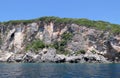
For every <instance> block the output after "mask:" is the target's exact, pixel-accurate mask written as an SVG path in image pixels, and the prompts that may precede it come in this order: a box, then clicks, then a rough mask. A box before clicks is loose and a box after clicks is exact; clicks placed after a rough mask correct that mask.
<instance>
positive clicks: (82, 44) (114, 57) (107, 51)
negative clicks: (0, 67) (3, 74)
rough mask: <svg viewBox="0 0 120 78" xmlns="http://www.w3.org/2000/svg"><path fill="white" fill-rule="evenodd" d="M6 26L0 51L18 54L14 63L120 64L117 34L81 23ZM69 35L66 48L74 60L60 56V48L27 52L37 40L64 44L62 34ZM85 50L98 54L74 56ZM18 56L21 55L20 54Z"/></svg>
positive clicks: (48, 43)
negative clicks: (115, 62) (110, 62)
mask: <svg viewBox="0 0 120 78" xmlns="http://www.w3.org/2000/svg"><path fill="white" fill-rule="evenodd" d="M6 27H7V28H5V29H4V32H1V38H2V40H3V41H2V44H1V48H0V49H1V50H3V51H8V52H13V53H15V55H12V57H11V58H12V59H13V61H22V62H34V61H38V62H61V61H62V62H63V61H68V62H72V61H75V60H76V62H86V60H89V62H92V61H99V62H100V61H101V62H104V61H106V59H107V60H110V61H118V62H119V61H120V35H119V34H117V35H113V34H110V33H109V32H107V31H100V30H97V29H94V28H88V27H85V26H79V25H77V24H68V25H56V24H55V23H53V22H50V23H47V24H46V23H45V24H43V23H40V22H33V23H29V24H25V25H24V24H18V25H14V26H12V25H8V26H6ZM65 32H67V33H71V34H73V36H72V38H71V39H70V40H69V41H68V42H67V43H66V44H65V45H64V49H65V50H68V51H70V53H71V56H70V57H66V56H65V55H62V54H61V55H59V54H56V50H57V49H53V48H46V50H45V49H42V51H41V52H39V54H35V53H34V52H31V53H29V52H28V54H26V53H25V52H26V51H25V47H26V45H27V44H29V43H31V42H32V41H33V40H36V39H40V40H42V41H43V42H44V43H45V44H46V45H50V44H53V43H54V42H56V41H58V42H59V41H64V40H63V39H62V35H63V34H64V33H65ZM62 46H63V45H62ZM54 48H55V47H54ZM81 50H84V51H85V52H86V53H93V52H95V54H94V53H93V54H88V55H87V54H83V55H82V54H79V55H80V56H73V55H74V54H76V53H77V52H78V51H81ZM8 52H7V53H8ZM7 53H6V55H5V56H6V58H4V59H5V60H4V61H6V60H7V59H8V58H7V55H9V54H7ZM17 53H18V55H16V54H17ZM20 53H21V54H20ZM72 53H73V55H72ZM10 56H11V55H10ZM2 58H3V56H1V60H3V59H2ZM101 59H102V60H101ZM106 62H107V61H106Z"/></svg>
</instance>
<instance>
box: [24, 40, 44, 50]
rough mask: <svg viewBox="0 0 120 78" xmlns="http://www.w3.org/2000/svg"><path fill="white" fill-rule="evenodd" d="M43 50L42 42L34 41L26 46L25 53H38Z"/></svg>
mask: <svg viewBox="0 0 120 78" xmlns="http://www.w3.org/2000/svg"><path fill="white" fill-rule="evenodd" d="M43 48H45V44H44V42H43V41H41V40H35V41H33V42H31V43H30V44H28V45H27V46H26V51H27V50H33V51H38V50H39V49H43Z"/></svg>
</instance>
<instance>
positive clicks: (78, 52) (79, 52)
mask: <svg viewBox="0 0 120 78" xmlns="http://www.w3.org/2000/svg"><path fill="white" fill-rule="evenodd" d="M85 53H86V52H85V50H79V51H77V52H75V55H78V54H85Z"/></svg>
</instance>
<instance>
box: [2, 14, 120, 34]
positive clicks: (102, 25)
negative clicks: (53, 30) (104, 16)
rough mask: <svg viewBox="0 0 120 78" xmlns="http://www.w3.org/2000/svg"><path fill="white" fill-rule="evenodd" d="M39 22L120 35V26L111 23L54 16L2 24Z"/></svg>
mask: <svg viewBox="0 0 120 78" xmlns="http://www.w3.org/2000/svg"><path fill="white" fill-rule="evenodd" d="M34 21H35V22H37V21H41V22H44V23H49V22H54V23H55V24H57V25H58V24H71V23H75V24H78V25H82V26H87V27H94V28H96V29H99V30H104V31H106V30H108V31H110V32H112V33H120V25H118V24H111V23H109V22H104V21H93V20H89V19H84V18H82V19H77V18H59V17H54V16H48V17H47V16H46V17H41V18H37V19H32V20H14V21H8V22H2V24H5V25H8V24H14V25H16V24H20V23H23V24H28V23H32V22H34Z"/></svg>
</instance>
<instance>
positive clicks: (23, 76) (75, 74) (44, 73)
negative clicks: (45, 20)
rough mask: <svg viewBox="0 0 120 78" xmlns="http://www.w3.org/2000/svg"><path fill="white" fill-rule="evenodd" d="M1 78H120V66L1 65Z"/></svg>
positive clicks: (62, 64)
mask: <svg viewBox="0 0 120 78" xmlns="http://www.w3.org/2000/svg"><path fill="white" fill-rule="evenodd" d="M0 78H120V64H94V63H93V64H89V63H88V64H79V63H0Z"/></svg>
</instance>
